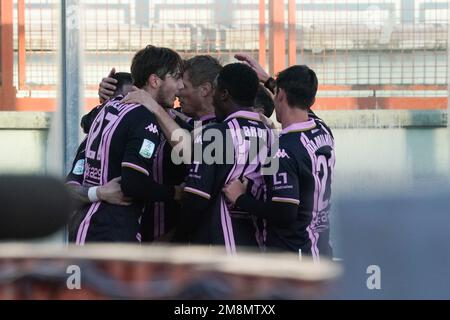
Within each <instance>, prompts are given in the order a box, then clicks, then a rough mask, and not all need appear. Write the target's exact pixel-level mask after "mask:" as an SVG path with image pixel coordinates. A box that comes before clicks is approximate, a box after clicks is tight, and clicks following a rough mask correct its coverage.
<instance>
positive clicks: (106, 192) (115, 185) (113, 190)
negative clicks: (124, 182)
mask: <svg viewBox="0 0 450 320" xmlns="http://www.w3.org/2000/svg"><path fill="white" fill-rule="evenodd" d="M120 180H121V178H120V177H119V178H115V179H112V180H111V181H109V182H108V183H107V184H105V185H103V186H100V187H98V189H97V197H98V198H99V199H100V200H102V201H105V202H107V203H109V204H115V205H118V206H129V205H131V203H132V202H131V199H130V198H127V197H125V196H124V195H123V193H122V188H121V187H120Z"/></svg>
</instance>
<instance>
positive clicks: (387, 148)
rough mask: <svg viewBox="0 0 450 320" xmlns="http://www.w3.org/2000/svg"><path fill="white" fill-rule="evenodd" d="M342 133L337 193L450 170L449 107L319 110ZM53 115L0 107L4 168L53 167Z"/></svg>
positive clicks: (386, 185)
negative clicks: (51, 142)
mask: <svg viewBox="0 0 450 320" xmlns="http://www.w3.org/2000/svg"><path fill="white" fill-rule="evenodd" d="M317 114H318V115H319V116H321V117H323V119H324V120H325V121H326V122H327V123H328V124H329V125H330V126H331V127H332V128H333V132H334V135H335V137H336V152H337V164H336V176H335V181H334V192H335V194H340V193H341V192H353V191H356V190H358V191H361V189H364V190H371V189H375V190H376V189H386V188H398V187H403V186H409V185H411V184H413V183H415V182H417V181H422V180H427V179H433V178H434V177H442V176H450V174H449V167H450V165H449V163H450V156H449V148H450V146H449V144H450V139H449V130H448V129H447V127H446V125H447V114H446V112H444V111H406V110H398V111H389V110H361V111H318V112H317ZM50 124H51V115H50V114H48V113H34V112H0V150H1V151H0V173H46V172H49V167H48V163H49V161H47V159H49V160H52V156H49V155H47V153H48V152H47V150H49V142H48V141H49V135H48V132H49V130H48V128H49V126H50Z"/></svg>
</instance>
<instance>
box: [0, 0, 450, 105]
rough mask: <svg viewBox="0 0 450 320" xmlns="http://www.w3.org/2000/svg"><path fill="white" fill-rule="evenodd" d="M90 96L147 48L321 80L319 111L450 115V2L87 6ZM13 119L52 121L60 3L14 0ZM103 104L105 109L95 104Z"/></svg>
mask: <svg viewBox="0 0 450 320" xmlns="http://www.w3.org/2000/svg"><path fill="white" fill-rule="evenodd" d="M79 5H80V12H82V14H81V15H80V16H81V18H82V19H81V22H80V23H81V37H82V41H81V42H82V44H83V47H84V63H83V66H82V69H83V74H84V81H85V87H86V89H87V92H86V96H87V97H88V98H96V89H97V84H98V83H99V80H100V79H101V78H102V77H104V76H105V75H106V74H107V71H108V70H109V69H110V68H111V67H112V66H116V67H117V68H118V69H121V70H128V69H129V65H130V61H131V58H132V56H133V54H134V53H135V52H136V51H137V50H139V49H140V48H142V47H144V46H145V45H147V44H154V45H159V46H167V47H170V48H173V49H175V50H177V51H179V52H180V53H182V55H183V56H192V55H195V54H211V55H213V56H216V57H218V58H219V59H221V61H222V62H224V63H228V62H231V61H233V54H234V53H236V52H247V53H251V54H253V55H254V56H255V57H256V58H258V59H259V61H260V62H261V63H262V64H263V65H265V66H267V67H268V69H269V70H271V71H272V72H273V73H274V72H277V71H280V70H282V69H283V68H285V67H286V66H287V65H292V64H296V63H299V64H308V65H309V66H311V67H312V68H313V69H314V70H316V72H317V74H318V77H319V79H320V83H321V84H322V86H321V90H320V99H319V100H318V102H317V104H316V109H321V110H322V109H323V110H354V109H408V110H411V109H421V110H423V109H432V110H443V109H446V108H447V95H448V94H447V92H448V90H447V83H448V55H447V51H448V50H447V49H448V38H449V36H448V1H446V0H432V1H430V0H322V1H312V0H301V1H300V0H297V1H295V0H286V1H283V0H278V1H273V0H270V1H269V0H110V1H105V0H81V1H79ZM1 8H2V12H1V25H2V29H1V34H2V37H1V39H2V43H1V44H2V46H1V47H2V64H1V66H2V77H1V92H2V97H3V98H2V99H1V105H0V108H1V110H23V111H31V110H36V111H49V110H53V109H54V108H55V102H54V101H52V100H51V99H50V100H49V98H52V97H55V96H56V92H57V83H58V49H59V39H58V35H59V34H60V19H59V18H60V1H56V0H2V5H1ZM90 102H91V103H94V104H95V102H96V101H95V99H93V100H90Z"/></svg>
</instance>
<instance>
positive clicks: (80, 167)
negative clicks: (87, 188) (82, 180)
mask: <svg viewBox="0 0 450 320" xmlns="http://www.w3.org/2000/svg"><path fill="white" fill-rule="evenodd" d="M72 172H73V174H75V175H77V176H81V175H82V174H83V173H84V159H80V160H78V161H77V163H76V164H75V167H74V168H73V171H72Z"/></svg>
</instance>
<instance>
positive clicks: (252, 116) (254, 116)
mask: <svg viewBox="0 0 450 320" xmlns="http://www.w3.org/2000/svg"><path fill="white" fill-rule="evenodd" d="M233 118H245V119H249V120H255V121H261V119H260V117H259V113H257V112H251V111H237V112H235V113H232V114H230V115H229V116H228V118H226V119H225V121H228V120H230V119H233Z"/></svg>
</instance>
